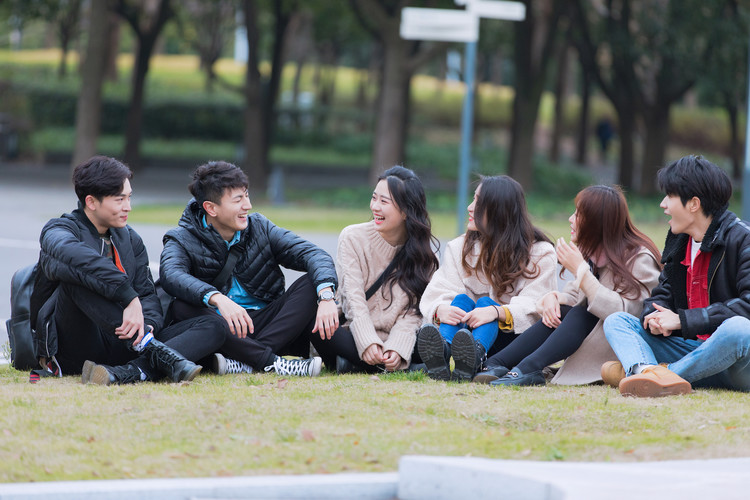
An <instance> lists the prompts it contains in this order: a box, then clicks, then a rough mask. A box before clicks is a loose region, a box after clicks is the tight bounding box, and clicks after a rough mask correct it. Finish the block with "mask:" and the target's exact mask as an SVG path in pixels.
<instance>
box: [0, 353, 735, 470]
mask: <svg viewBox="0 0 750 500" xmlns="http://www.w3.org/2000/svg"><path fill="white" fill-rule="evenodd" d="M0 387H2V389H0V390H1V391H2V399H3V401H4V404H3V405H2V408H1V409H0V415H1V417H2V418H1V419H0V421H2V426H1V428H0V432H2V440H1V441H0V443H1V444H0V462H2V464H3V467H2V468H0V482H25V481H52V480H74V479H114V478H158V477H208V476H239V475H255V474H301V473H337V472H355V471H357V472H360V471H362V472H380V471H393V470H396V469H397V467H398V459H399V457H400V456H401V455H406V454H426V455H455V456H469V455H471V456H476V457H488V458H505V459H522V460H523V459H528V460H566V461H642V460H667V459H697V458H701V459H705V458H713V457H738V456H744V455H746V454H747V442H748V440H749V439H750V425H748V423H747V419H746V418H745V413H746V408H747V402H748V399H747V398H748V396H747V395H745V394H741V393H733V392H727V391H718V390H711V391H708V390H698V391H696V392H695V393H693V394H692V395H689V396H681V397H672V398H661V399H635V398H624V397H621V396H620V395H619V394H618V393H617V391H616V390H615V389H611V388H609V387H602V386H591V387H557V386H554V387H553V386H549V387H534V388H520V389H519V388H511V389H495V388H490V387H489V386H482V385H476V384H463V385H458V384H452V383H451V384H448V383H444V382H435V381H432V380H429V379H427V378H425V377H424V375H421V374H408V375H405V374H387V375H386V374H383V375H377V376H370V375H345V376H336V375H332V374H327V373H326V372H324V374H323V375H322V376H321V377H318V378H314V379H306V378H305V379H302V378H289V379H284V378H281V377H278V376H276V375H271V374H252V375H230V376H224V377H218V376H215V375H201V376H199V377H198V378H196V380H194V381H193V382H191V383H184V384H167V383H144V384H138V385H131V386H113V387H100V386H93V385H87V386H84V385H81V384H80V383H79V378H78V377H72V376H71V377H64V378H62V379H43V380H42V381H41V382H40V383H38V384H36V385H30V384H29V383H28V374H27V373H25V372H17V371H15V370H13V369H11V368H9V367H7V366H4V367H0Z"/></svg>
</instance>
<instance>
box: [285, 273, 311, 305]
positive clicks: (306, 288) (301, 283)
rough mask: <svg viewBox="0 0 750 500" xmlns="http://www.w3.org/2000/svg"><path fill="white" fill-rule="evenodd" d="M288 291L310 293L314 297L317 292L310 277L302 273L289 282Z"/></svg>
mask: <svg viewBox="0 0 750 500" xmlns="http://www.w3.org/2000/svg"><path fill="white" fill-rule="evenodd" d="M289 291H295V292H297V293H301V294H305V295H311V296H312V297H313V298H314V299H316V298H317V297H318V292H317V290H315V285H314V284H313V281H312V278H310V275H309V274H303V275H302V276H300V277H299V278H297V280H296V281H295V282H294V283H292V284H291V286H290V287H289Z"/></svg>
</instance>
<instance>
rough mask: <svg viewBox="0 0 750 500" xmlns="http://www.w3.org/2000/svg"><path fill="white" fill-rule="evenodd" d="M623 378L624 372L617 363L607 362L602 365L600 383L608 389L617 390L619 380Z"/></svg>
mask: <svg viewBox="0 0 750 500" xmlns="http://www.w3.org/2000/svg"><path fill="white" fill-rule="evenodd" d="M624 378H625V370H624V369H623V368H622V363H620V362H619V361H607V362H606V363H604V364H603V365H602V381H603V382H604V383H605V384H607V385H608V386H610V387H614V388H615V389H617V388H618V387H619V386H620V380H622V379H624Z"/></svg>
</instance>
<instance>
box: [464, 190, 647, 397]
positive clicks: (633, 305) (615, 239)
mask: <svg viewBox="0 0 750 500" xmlns="http://www.w3.org/2000/svg"><path fill="white" fill-rule="evenodd" d="M569 221H570V228H571V231H570V240H571V242H570V243H568V242H566V241H565V239H563V238H560V239H559V240H558V241H557V259H558V260H559V262H560V264H561V265H562V266H563V268H564V269H566V270H567V271H569V272H570V273H571V274H572V275H573V276H574V277H575V279H574V280H573V281H570V282H568V283H567V284H566V286H565V288H564V290H563V291H562V292H557V291H551V292H549V293H547V294H546V295H545V296H544V297H542V298H541V300H540V301H539V303H538V304H537V310H538V312H539V313H540V314H541V315H542V319H541V320H540V321H539V322H538V323H536V324H535V325H534V326H532V327H531V328H529V329H528V330H526V331H525V332H524V333H523V334H521V335H520V336H519V338H518V339H517V340H516V341H515V342H514V343H513V344H511V345H510V346H508V347H507V348H505V349H503V350H502V351H500V352H498V353H497V354H495V355H494V356H492V357H491V358H490V359H489V360H488V362H487V366H488V369H487V371H485V372H482V373H480V374H479V375H477V376H476V378H475V379H474V380H475V381H476V382H483V383H490V384H492V385H544V384H545V377H544V375H543V373H542V370H543V369H544V367H546V366H547V365H550V364H552V363H555V362H557V361H560V360H561V359H565V358H567V360H566V361H565V363H564V364H563V366H562V368H561V369H560V370H559V371H558V373H557V374H556V375H555V378H553V379H552V382H553V383H558V384H586V383H592V382H597V381H599V380H601V370H602V364H603V363H605V362H607V361H616V360H617V357H616V356H615V354H614V352H613V351H612V349H611V348H610V347H609V344H608V343H607V341H606V339H605V338H604V332H603V330H602V324H603V322H604V319H605V318H606V317H607V316H609V315H610V314H612V313H615V312H618V311H626V312H630V313H632V314H639V313H640V311H641V308H642V307H643V300H644V299H645V298H646V297H648V296H649V294H650V293H651V289H652V288H653V287H654V286H655V285H656V284H657V282H658V279H659V272H660V265H659V261H660V259H661V255H660V253H659V250H658V249H657V248H656V245H654V242H653V241H651V240H650V239H649V238H648V237H647V236H646V235H644V234H643V233H641V232H640V231H639V230H638V229H637V228H636V227H635V226H634V225H633V223H632V221H631V220H630V215H629V213H628V204H627V201H626V200H625V196H624V195H623V193H622V191H621V190H620V188H618V187H610V186H590V187H587V188H585V189H584V190H582V191H581V192H580V193H578V195H577V196H576V199H575V212H574V213H573V215H571V216H570V219H569ZM509 368H510V370H509Z"/></svg>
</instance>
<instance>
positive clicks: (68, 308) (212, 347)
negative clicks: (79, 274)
mask: <svg viewBox="0 0 750 500" xmlns="http://www.w3.org/2000/svg"><path fill="white" fill-rule="evenodd" d="M57 293H58V295H57V303H56V304H55V326H56V328H57V341H58V348H57V354H56V355H55V357H56V359H57V361H58V363H60V368H62V371H63V373H64V374H66V375H67V374H75V373H81V369H82V368H83V363H84V361H86V360H91V361H94V362H95V363H100V364H107V365H112V366H117V365H123V364H126V363H128V362H130V361H135V363H136V364H137V365H138V366H139V367H140V368H141V370H143V371H144V372H145V373H146V374H147V375H148V376H149V378H151V379H158V378H161V375H160V374H158V373H155V372H154V371H153V370H152V369H151V367H150V366H149V365H148V363H147V362H146V360H145V359H144V358H140V357H139V356H140V354H139V353H138V352H135V351H132V350H131V349H129V347H128V345H129V344H132V340H121V339H119V338H118V337H117V335H115V328H117V327H118V326H120V325H121V324H122V313H123V307H122V306H120V305H119V304H117V303H115V302H112V301H110V300H107V299H106V298H104V297H102V296H101V295H99V294H96V293H94V292H92V291H91V290H89V289H87V288H84V287H81V286H76V285H70V284H67V283H62V284H61V285H60V288H59V290H58V292H57ZM217 319H218V320H219V321H217ZM222 323H226V322H225V321H223V320H222V319H221V318H208V317H207V318H195V319H191V320H189V321H184V322H180V323H176V324H173V325H172V326H170V327H168V328H164V329H163V330H161V331H159V332H156V334H155V337H156V338H157V339H159V340H161V341H162V342H164V343H165V344H166V345H168V346H169V347H171V348H172V349H174V350H176V351H177V352H179V353H180V354H182V355H183V356H185V357H186V358H187V359H189V360H191V361H198V360H200V359H201V358H204V357H205V356H207V355H209V354H211V353H213V352H215V351H216V349H218V347H219V346H221V345H222V343H223V342H224V332H223V331H222V329H221V328H222Z"/></svg>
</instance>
